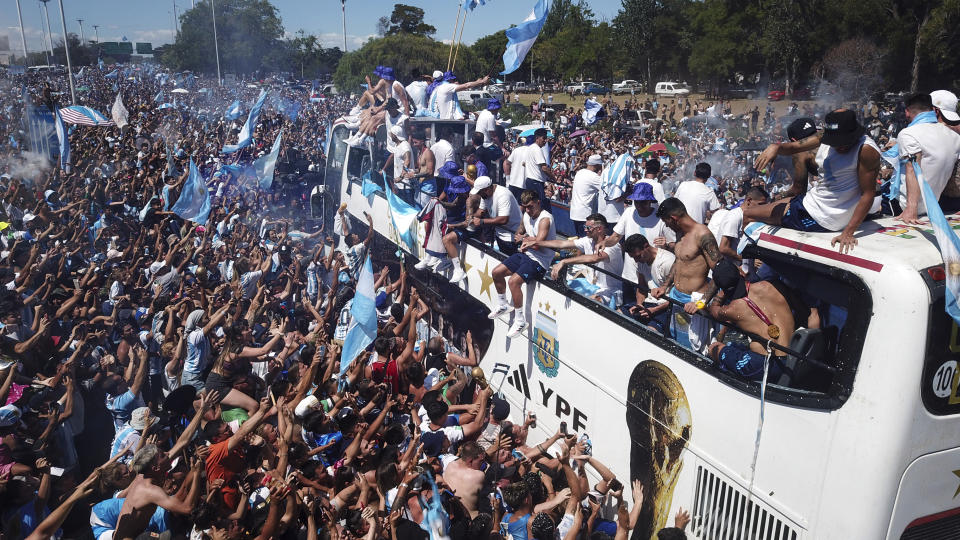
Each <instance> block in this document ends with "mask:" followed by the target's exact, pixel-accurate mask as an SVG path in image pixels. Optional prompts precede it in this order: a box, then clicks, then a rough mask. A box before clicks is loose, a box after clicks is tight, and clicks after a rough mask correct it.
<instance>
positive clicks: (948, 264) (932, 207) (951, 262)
mask: <svg viewBox="0 0 960 540" xmlns="http://www.w3.org/2000/svg"><path fill="white" fill-rule="evenodd" d="M909 163H910V164H912V165H913V172H914V173H916V175H917V183H918V184H920V192H921V193H923V204H924V206H926V207H927V217H928V218H930V225H931V226H932V227H933V234H934V236H936V237H937V245H938V246H940V255H941V256H942V257H943V267H944V270H946V272H944V273H945V274H946V276H947V277H946V281H947V286H946V287H945V289H946V291H945V292H944V294H945V295H946V296H945V298H944V300H943V303H944V307H945V308H946V311H947V315H950V316H951V317H953V320H954V321H956V322H957V324H960V306H957V298H958V297H960V238H957V234H956V233H955V232H953V227H951V226H950V222H949V221H947V218H946V216H944V215H943V210H942V209H941V208H940V203H939V202H937V196H936V195H934V194H933V190H932V189H931V188H930V184H927V181H926V180H925V179H924V178H923V171H921V170H920V165H919V164H918V163H917V162H916V161H910V162H909Z"/></svg>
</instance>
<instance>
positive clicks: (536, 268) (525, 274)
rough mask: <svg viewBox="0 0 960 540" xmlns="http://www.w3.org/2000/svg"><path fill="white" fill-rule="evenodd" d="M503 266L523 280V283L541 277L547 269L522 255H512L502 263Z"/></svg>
mask: <svg viewBox="0 0 960 540" xmlns="http://www.w3.org/2000/svg"><path fill="white" fill-rule="evenodd" d="M503 265H504V266H506V267H507V268H509V269H510V271H511V272H513V273H514V274H516V275H518V276H520V277H521V278H523V281H524V283H530V282H531V281H536V280H538V279H540V278H542V277H543V275H544V274H545V273H546V272H547V269H546V268H544V267H542V266H540V264H539V263H538V262H536V261H534V260H533V259H531V258H530V257H527V256H526V255H524V254H523V253H514V254H513V255H511V256H509V257H507V260H505V261H503Z"/></svg>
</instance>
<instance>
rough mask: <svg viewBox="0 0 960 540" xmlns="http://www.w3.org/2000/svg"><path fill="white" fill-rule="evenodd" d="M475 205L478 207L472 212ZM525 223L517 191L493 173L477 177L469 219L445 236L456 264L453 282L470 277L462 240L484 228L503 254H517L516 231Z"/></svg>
mask: <svg viewBox="0 0 960 540" xmlns="http://www.w3.org/2000/svg"><path fill="white" fill-rule="evenodd" d="M472 208H476V210H475V211H473V212H471V209H472ZM522 223H523V214H522V213H521V210H520V205H519V204H518V203H517V199H516V198H514V196H513V193H510V190H509V189H507V188H506V187H504V186H500V185H495V184H494V183H493V180H491V179H490V177H489V176H479V177H477V179H476V181H474V183H473V189H471V190H470V196H469V197H468V198H467V220H466V221H465V222H464V223H462V224H459V225H457V226H455V227H452V228H453V231H452V232H448V233H447V234H446V235H445V236H444V237H443V244H444V246H446V248H447V255H448V256H449V257H450V262H452V263H453V267H454V271H453V272H454V273H453V275H452V276H451V277H450V281H451V282H453V283H459V282H460V281H463V279H464V278H465V277H466V276H467V275H466V272H464V271H463V269H462V267H461V266H460V241H461V240H463V239H467V238H472V237H474V235H476V234H477V233H478V231H477V229H478V228H481V227H484V228H486V230H487V231H490V232H492V234H493V235H494V238H495V239H496V242H497V249H498V250H500V252H501V253H503V254H504V255H513V254H515V253H516V252H517V243H516V242H515V241H514V238H513V232H512V231H516V230H517V229H518V228H519V227H520V226H521V225H522ZM482 231H483V229H481V233H482Z"/></svg>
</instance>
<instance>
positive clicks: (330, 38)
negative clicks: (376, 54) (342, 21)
mask: <svg viewBox="0 0 960 540" xmlns="http://www.w3.org/2000/svg"><path fill="white" fill-rule="evenodd" d="M375 37H377V36H376V34H367V35H365V36H358V35H356V34H347V50H348V51H355V50H357V49H359V48H360V47H363V45H364V43H366V42H367V41H368V40H370V38H375ZM317 39H319V40H320V43H321V44H322V45H323V46H324V47H343V34H342V33H340V32H323V33H320V34H318V35H317Z"/></svg>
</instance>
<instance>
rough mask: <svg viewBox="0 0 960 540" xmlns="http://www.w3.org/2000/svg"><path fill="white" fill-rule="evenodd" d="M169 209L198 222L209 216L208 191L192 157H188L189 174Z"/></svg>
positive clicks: (204, 220) (203, 221)
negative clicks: (178, 195) (174, 202)
mask: <svg viewBox="0 0 960 540" xmlns="http://www.w3.org/2000/svg"><path fill="white" fill-rule="evenodd" d="M170 210H172V211H173V213H174V214H176V215H178V216H180V217H181V218H183V219H188V220H190V221H193V222H195V223H200V224H203V223H206V222H207V218H208V217H210V193H209V192H208V191H207V183H206V182H204V181H203V177H202V176H200V171H199V170H197V165H196V164H195V163H194V162H193V158H191V159H190V176H188V177H187V181H186V182H185V183H184V184H183V190H182V191H181V192H180V198H179V199H177V204H175V205H173V208H171V209H170Z"/></svg>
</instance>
